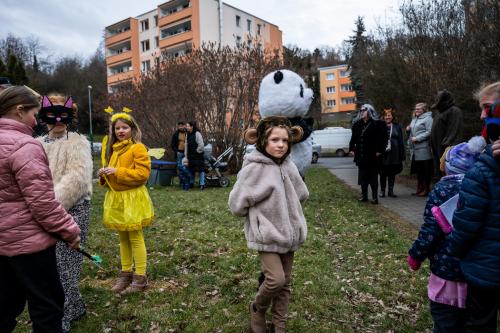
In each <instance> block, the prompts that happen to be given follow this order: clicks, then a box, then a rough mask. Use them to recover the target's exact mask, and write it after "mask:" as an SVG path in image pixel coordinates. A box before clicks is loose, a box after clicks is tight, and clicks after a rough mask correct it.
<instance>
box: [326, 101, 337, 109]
mask: <svg viewBox="0 0 500 333" xmlns="http://www.w3.org/2000/svg"><path fill="white" fill-rule="evenodd" d="M335 105H337V101H336V100H334V99H329V100H327V101H326V106H328V107H334V106H335Z"/></svg>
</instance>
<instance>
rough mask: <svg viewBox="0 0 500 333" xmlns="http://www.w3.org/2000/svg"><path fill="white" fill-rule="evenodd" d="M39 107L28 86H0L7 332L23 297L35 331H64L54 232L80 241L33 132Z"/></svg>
mask: <svg viewBox="0 0 500 333" xmlns="http://www.w3.org/2000/svg"><path fill="white" fill-rule="evenodd" d="M39 110H40V104H39V102H38V97H36V96H35V95H34V94H33V92H32V91H31V90H30V89H28V88H26V87H21V86H13V87H9V88H7V89H5V90H4V91H2V92H0V170H1V172H0V216H1V217H2V218H1V219H0V272H1V274H0V328H1V330H2V331H4V330H5V331H6V332H11V331H12V330H14V328H15V326H16V318H17V316H19V315H20V314H21V313H22V312H23V310H24V305H25V303H26V301H28V309H29V313H30V317H31V321H32V325H33V331H34V332H35V333H36V332H62V323H61V320H62V317H63V306H64V293H63V289H62V286H61V282H60V280H59V275H58V272H57V265H56V256H55V244H56V238H55V237H57V238H61V239H63V240H64V241H65V242H67V243H68V244H70V246H71V247H73V248H76V249H77V248H79V243H80V229H79V227H78V225H76V223H75V222H74V221H73V218H72V217H71V215H69V214H68V213H66V211H65V210H64V208H63V207H62V206H61V204H60V203H59V202H58V201H56V199H55V197H54V188H53V185H52V177H51V173H50V170H49V166H48V160H47V156H46V155H45V152H44V151H43V148H42V145H41V144H40V143H39V142H38V141H37V140H35V139H33V137H32V131H33V130H32V129H33V127H34V126H35V125H36V118H35V117H36V115H37V113H38V111H39ZM54 236H55V237H54Z"/></svg>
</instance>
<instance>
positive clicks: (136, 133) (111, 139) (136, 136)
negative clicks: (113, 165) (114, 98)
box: [106, 114, 142, 164]
mask: <svg viewBox="0 0 500 333" xmlns="http://www.w3.org/2000/svg"><path fill="white" fill-rule="evenodd" d="M127 116H128V117H130V121H129V120H127V119H126V118H117V119H116V120H115V121H113V122H111V123H110V125H109V134H108V143H107V145H106V164H109V159H110V158H111V155H112V154H113V145H114V144H115V143H116V141H118V138H117V137H116V134H115V125H116V123H117V122H118V121H122V122H124V123H125V124H127V125H129V126H130V128H131V129H132V137H131V139H132V142H134V143H141V138H142V132H141V129H140V128H139V126H138V125H137V122H136V121H135V119H134V118H133V117H132V116H131V115H129V114H127Z"/></svg>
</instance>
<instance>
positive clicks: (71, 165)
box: [38, 132, 93, 210]
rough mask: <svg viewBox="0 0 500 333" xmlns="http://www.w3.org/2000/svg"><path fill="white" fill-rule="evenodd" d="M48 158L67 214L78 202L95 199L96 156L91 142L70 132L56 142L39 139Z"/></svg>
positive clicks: (57, 192) (58, 195) (59, 196)
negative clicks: (93, 192)
mask: <svg viewBox="0 0 500 333" xmlns="http://www.w3.org/2000/svg"><path fill="white" fill-rule="evenodd" d="M38 140H39V141H40V142H41V143H42V145H43V148H44V150H45V152H46V153H47V157H48V159H49V167H50V171H51V173H52V178H53V181H54V192H55V194H56V199H57V200H59V201H60V202H61V203H62V205H63V207H64V208H65V209H66V210H69V209H70V208H71V207H73V206H74V205H75V204H76V203H77V202H78V201H80V200H81V199H83V198H86V197H90V196H91V195H92V167H93V164H92V155H91V152H90V143H89V141H88V140H87V138H86V137H85V136H83V135H81V134H78V133H75V132H69V133H68V136H67V137H66V136H63V137H61V138H59V139H56V140H54V141H49V142H47V136H42V137H39V138H38Z"/></svg>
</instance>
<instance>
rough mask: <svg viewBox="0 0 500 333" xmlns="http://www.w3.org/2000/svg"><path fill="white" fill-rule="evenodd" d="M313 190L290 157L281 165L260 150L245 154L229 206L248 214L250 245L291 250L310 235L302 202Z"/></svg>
mask: <svg viewBox="0 0 500 333" xmlns="http://www.w3.org/2000/svg"><path fill="white" fill-rule="evenodd" d="M308 197H309V191H308V190H307V187H306V184H305V183H304V181H303V180H302V177H301V176H300V174H299V171H298V170H297V167H296V166H295V164H294V163H293V162H292V161H291V159H290V157H288V158H286V160H285V161H283V163H282V164H281V165H278V164H276V163H275V162H274V161H272V160H271V159H270V158H268V157H266V156H264V155H263V154H262V153H260V152H259V151H257V150H254V151H253V152H252V153H250V154H249V155H247V156H245V161H244V162H243V167H242V168H241V170H240V172H239V173H238V179H237V181H236V184H234V187H233V190H232V191H231V193H230V194H229V202H228V204H229V209H230V210H231V212H232V213H233V214H235V215H238V216H245V217H246V222H245V237H246V240H247V246H248V248H250V249H253V250H257V251H264V252H276V253H287V252H290V251H296V250H297V249H298V248H299V247H300V246H301V245H302V244H303V243H304V241H305V239H306V237H307V224H306V219H305V218H304V213H303V212H302V206H301V204H302V203H304V202H305V201H306V200H307V198H308Z"/></svg>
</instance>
